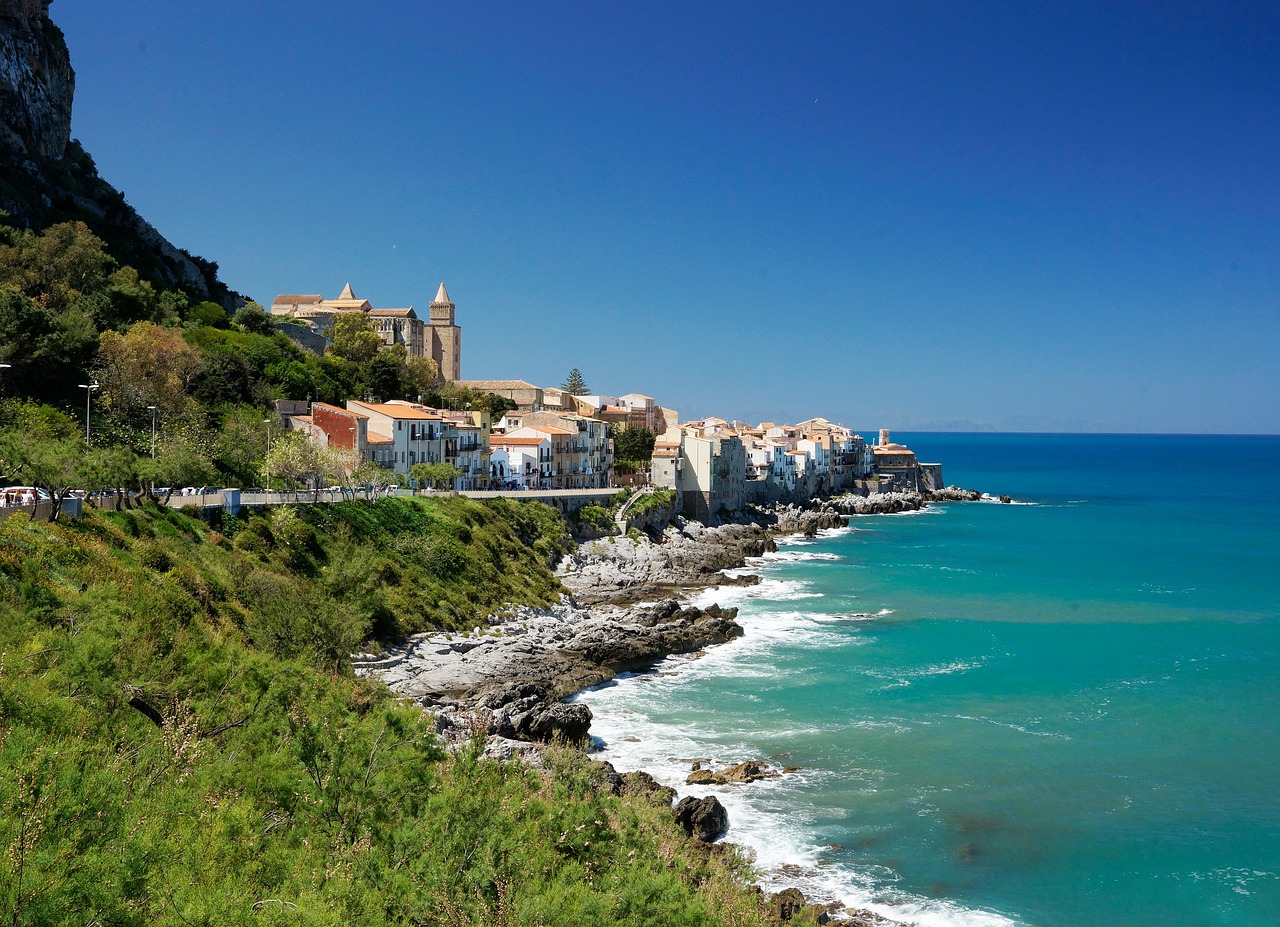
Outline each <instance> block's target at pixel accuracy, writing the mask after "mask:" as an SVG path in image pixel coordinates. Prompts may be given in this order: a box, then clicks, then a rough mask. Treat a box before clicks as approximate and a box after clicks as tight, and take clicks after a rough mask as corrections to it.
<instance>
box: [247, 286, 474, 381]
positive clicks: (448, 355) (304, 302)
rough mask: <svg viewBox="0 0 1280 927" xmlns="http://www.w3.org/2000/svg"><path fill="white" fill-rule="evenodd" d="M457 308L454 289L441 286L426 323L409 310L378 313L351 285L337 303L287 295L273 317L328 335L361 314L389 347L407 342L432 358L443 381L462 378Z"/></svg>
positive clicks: (309, 295)
mask: <svg viewBox="0 0 1280 927" xmlns="http://www.w3.org/2000/svg"><path fill="white" fill-rule="evenodd" d="M456 308H457V307H456V306H455V305H454V304H453V301H452V300H451V299H449V291H448V290H446V289H445V288H444V283H441V284H440V289H439V290H437V291H436V298H435V299H433V300H432V301H431V308H430V310H429V314H428V318H427V320H426V322H423V320H422V319H421V318H419V317H418V314H417V312H415V311H414V309H413V307H412V306H410V307H409V308H407V309H375V308H374V307H373V306H372V305H371V304H370V303H369V300H367V299H361V298H359V297H358V296H356V295H355V293H354V292H353V291H352V289H351V284H350V283H348V284H347V285H346V286H344V287H343V288H342V292H341V293H340V294H338V298H337V299H325V298H324V297H323V295H321V294H320V293H305V294H290V293H282V294H281V295H279V296H277V297H276V298H275V299H274V300H273V301H272V303H271V314H272V315H273V316H277V317H284V318H285V319H288V320H290V321H294V322H297V323H298V324H300V325H303V326H306V327H308V328H311V329H313V330H315V331H316V332H323V331H324V329H325V328H326V327H328V325H329V323H330V322H331V321H332V320H333V317H334V316H335V315H338V314H340V313H343V312H361V313H364V315H365V316H366V317H367V318H368V319H369V321H370V322H372V323H373V328H374V330H375V331H376V332H377V333H378V337H380V338H381V339H382V341H383V343H384V344H388V345H391V344H403V345H404V346H405V350H407V351H408V352H409V354H410V355H412V356H414V357H423V356H426V357H430V358H431V359H432V360H434V361H435V362H436V364H438V365H439V368H440V377H441V378H442V379H445V380H460V379H462V329H461V328H460V327H459V326H458V324H457V322H456V321H455V319H454V311H455V310H456Z"/></svg>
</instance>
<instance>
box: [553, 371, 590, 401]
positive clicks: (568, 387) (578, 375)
mask: <svg viewBox="0 0 1280 927" xmlns="http://www.w3.org/2000/svg"><path fill="white" fill-rule="evenodd" d="M560 388H561V389H562V390H564V391H565V392H566V393H568V394H569V395H570V396H587V395H589V394H590V393H591V387H589V386H587V381H586V380H584V379H583V378H582V371H581V370H579V369H578V368H577V367H574V368H573V369H572V370H570V371H569V375H568V376H567V377H565V379H564V382H563V383H561V384H560Z"/></svg>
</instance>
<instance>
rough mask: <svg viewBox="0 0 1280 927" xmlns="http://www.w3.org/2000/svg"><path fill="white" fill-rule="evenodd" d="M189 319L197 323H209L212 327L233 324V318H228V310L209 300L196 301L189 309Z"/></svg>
mask: <svg viewBox="0 0 1280 927" xmlns="http://www.w3.org/2000/svg"><path fill="white" fill-rule="evenodd" d="M187 321H188V322H194V323H195V324H196V325H208V326H209V327H210V328H226V327H227V326H228V325H230V324H231V320H230V319H228V318H227V310H225V309H223V308H222V307H221V306H219V305H218V304H217V303H214V302H208V301H206V302H203V303H196V304H195V305H194V306H192V307H191V308H190V309H189V310H187Z"/></svg>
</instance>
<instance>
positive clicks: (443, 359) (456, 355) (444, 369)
mask: <svg viewBox="0 0 1280 927" xmlns="http://www.w3.org/2000/svg"><path fill="white" fill-rule="evenodd" d="M456 308H457V307H456V306H455V305H454V304H453V301H452V300H451V299H449V291H448V290H446V289H445V288H444V283H443V282H442V283H441V284H440V289H439V290H437V291H436V298H435V299H433V300H431V311H430V318H429V320H428V323H427V331H428V333H429V334H430V340H431V357H432V358H433V359H434V360H435V362H436V363H437V364H439V365H440V376H441V377H442V378H443V379H445V380H461V379H462V329H461V328H460V327H458V325H456V324H455V323H454V319H453V313H454V310H455V309H456Z"/></svg>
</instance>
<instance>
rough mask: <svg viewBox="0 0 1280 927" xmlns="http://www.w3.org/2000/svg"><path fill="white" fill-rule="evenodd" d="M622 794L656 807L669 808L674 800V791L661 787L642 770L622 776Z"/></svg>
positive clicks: (665, 786) (667, 787)
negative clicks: (641, 799)
mask: <svg viewBox="0 0 1280 927" xmlns="http://www.w3.org/2000/svg"><path fill="white" fill-rule="evenodd" d="M622 794H623V795H630V796H634V797H637V798H643V799H644V800H645V801H650V802H653V803H654V804H658V805H667V806H670V805H671V803H672V802H673V801H675V800H676V790H675V789H673V788H671V787H670V786H668V785H662V784H661V783H660V782H658V780H657V779H655V778H653V776H651V775H649V774H648V773H647V772H645V771H644V770H643V769H637V770H635V771H634V772H625V773H623V774H622Z"/></svg>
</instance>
